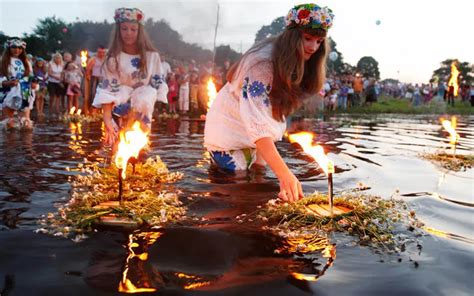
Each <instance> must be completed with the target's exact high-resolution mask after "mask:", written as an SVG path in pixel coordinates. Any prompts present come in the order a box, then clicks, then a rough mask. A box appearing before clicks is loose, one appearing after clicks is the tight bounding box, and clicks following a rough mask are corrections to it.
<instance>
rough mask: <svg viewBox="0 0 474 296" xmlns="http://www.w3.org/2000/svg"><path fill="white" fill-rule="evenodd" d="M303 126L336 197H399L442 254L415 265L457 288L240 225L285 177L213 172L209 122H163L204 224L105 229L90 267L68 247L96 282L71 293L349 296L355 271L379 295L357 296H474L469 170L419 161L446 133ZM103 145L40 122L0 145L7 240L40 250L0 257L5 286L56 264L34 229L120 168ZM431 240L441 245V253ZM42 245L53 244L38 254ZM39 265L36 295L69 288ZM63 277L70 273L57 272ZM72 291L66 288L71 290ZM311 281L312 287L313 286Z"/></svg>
mask: <svg viewBox="0 0 474 296" xmlns="http://www.w3.org/2000/svg"><path fill="white" fill-rule="evenodd" d="M473 126H474V117H460V118H459V121H458V132H459V134H460V136H461V139H460V141H459V144H458V145H457V147H456V151H457V152H456V153H459V154H469V153H473V150H474V129H473V128H472V127H473ZM293 128H295V129H300V130H302V129H303V130H309V131H312V132H314V133H316V139H315V141H316V142H318V143H319V144H321V145H323V146H324V148H325V151H327V153H328V157H329V158H331V159H332V160H334V163H335V167H336V172H335V174H334V189H335V191H336V192H338V191H340V190H343V189H351V188H354V187H356V184H357V183H358V182H363V183H364V184H366V185H367V186H369V187H371V188H372V189H371V191H370V193H373V194H377V195H381V196H383V197H386V198H389V197H390V196H392V195H393V194H394V192H399V194H398V195H399V196H400V197H401V198H404V199H406V200H407V201H408V202H409V204H410V205H411V206H413V207H414V208H415V210H416V212H417V216H418V217H419V218H420V220H422V221H423V222H424V223H425V224H426V228H425V230H426V232H427V233H430V234H432V235H433V236H431V235H430V236H428V237H427V238H425V243H426V244H430V243H431V244H433V246H432V247H430V246H428V247H424V248H423V252H422V253H421V254H420V255H416V256H418V257H417V262H421V264H425V265H427V266H429V267H431V268H433V269H436V270H438V271H439V272H438V273H437V274H445V275H446V274H449V275H453V276H454V275H456V278H455V279H453V277H449V276H448V277H441V276H439V275H434V274H432V273H429V272H428V271H427V270H428V269H431V268H427V269H417V273H415V274H413V273H412V271H411V270H410V269H404V267H401V266H400V267H396V266H393V265H390V264H389V263H386V264H387V265H386V266H383V265H374V264H372V263H368V262H379V259H378V258H375V257H376V255H373V254H372V255H367V253H366V252H367V251H366V249H364V248H360V247H358V246H354V245H353V244H352V243H353V241H347V238H343V237H341V236H337V237H335V238H334V237H333V238H331V239H328V238H327V237H315V236H308V237H299V238H288V239H283V238H280V237H278V236H275V235H272V234H270V233H265V232H264V231H262V230H260V229H259V228H255V227H253V228H252V226H249V225H242V224H239V223H238V222H237V221H236V219H235V217H236V216H238V215H241V214H244V213H250V212H252V211H254V210H255V209H256V208H257V207H258V206H261V205H263V204H264V203H265V202H266V201H268V200H269V199H272V198H275V197H276V195H277V192H278V183H277V179H276V177H275V176H274V174H273V173H272V172H271V171H269V170H267V171H264V172H253V173H252V174H249V175H245V176H234V177H232V176H229V175H226V174H222V172H219V171H216V170H213V169H212V168H210V167H209V163H210V160H209V154H208V153H207V152H206V151H205V150H204V149H203V146H202V142H203V129H204V122H203V121H200V120H188V119H183V120H176V119H165V120H162V121H159V122H155V123H154V125H153V131H152V134H151V135H150V141H151V149H152V152H151V154H158V155H160V157H161V158H162V160H163V161H164V162H165V163H166V164H167V165H168V167H169V169H170V170H172V171H181V172H183V173H184V175H185V177H184V178H183V179H182V180H181V181H180V182H179V183H177V184H176V186H177V188H179V189H180V190H181V191H182V193H181V198H182V200H183V201H184V202H185V203H186V204H187V205H188V206H189V214H190V215H193V216H194V217H196V221H195V222H196V223H195V224H192V225H186V227H184V226H177V227H173V228H165V229H160V230H153V231H152V230H143V231H142V232H135V233H132V234H128V233H126V234H121V233H118V234H116V236H114V238H113V239H111V238H110V237H108V236H107V233H109V232H105V231H104V232H100V233H98V234H96V235H92V236H91V238H90V239H88V240H87V241H86V242H84V243H82V244H86V245H87V246H88V248H89V249H90V250H91V252H92V254H94V253H95V252H98V251H97V250H102V249H103V250H104V252H106V253H112V254H108V255H104V254H102V253H101V255H100V256H99V255H98V256H96V255H90V258H89V265H88V266H84V259H83V260H82V261H79V260H78V259H76V258H75V257H74V256H71V254H73V253H75V252H79V251H80V250H82V249H81V248H82V247H81V244H78V245H74V244H73V245H70V246H68V247H67V248H65V247H62V248H60V250H58V251H57V254H58V256H61V255H62V256H63V257H64V259H63V261H62V262H63V264H66V265H67V264H69V265H74V266H76V267H75V268H76V269H78V270H80V272H79V273H77V272H76V271H74V270H73V271H72V272H73V273H74V272H75V273H74V274H85V275H86V276H85V281H84V282H81V283H80V284H78V283H74V284H75V285H79V286H78V287H82V289H84V290H83V291H86V293H87V291H90V290H89V289H94V290H95V291H96V292H98V293H99V294H100V292H99V291H105V292H116V291H119V292H123V293H139V292H156V293H165V294H166V293H167V292H166V291H171V290H173V289H180V290H199V291H201V292H202V293H204V291H208V292H209V293H210V291H220V290H225V291H234V292H235V291H237V292H235V293H236V294H235V295H243V294H246V293H247V292H248V291H249V290H245V288H242V287H252V288H248V289H250V291H260V292H261V293H262V294H272V295H299V293H300V292H301V293H302V292H303V291H306V290H308V289H309V290H312V291H314V290H316V291H318V294H332V293H334V294H347V292H348V291H352V290H353V289H355V287H356V286H357V287H360V286H359V285H360V283H361V281H360V280H355V279H356V278H357V277H354V276H348V274H349V273H350V272H351V270H364V273H363V275H362V274H360V275H359V276H364V277H363V279H365V281H367V282H368V284H367V285H365V286H364V285H363V286H362V288H359V290H358V291H359V292H360V293H361V294H368V295H377V294H380V293H378V292H380V291H384V289H385V291H386V290H388V289H391V290H393V291H397V288H396V287H397V286H396V284H397V281H396V280H395V281H393V285H392V286H391V284H388V285H387V284H385V285H382V284H381V286H379V288H380V289H381V290H374V289H373V288H369V287H374V285H377V284H376V283H375V281H372V280H368V279H373V278H375V279H376V278H385V277H387V278H392V277H393V278H397V279H400V280H402V278H403V281H404V285H408V286H407V290H406V291H413V289H415V288H414V287H415V286H417V285H419V284H420V283H423V282H424V281H425V279H426V281H428V279H429V282H430V283H432V282H433V281H435V282H436V283H438V285H442V286H443V287H447V286H450V285H451V284H450V283H452V282H454V283H457V284H456V286H455V287H456V288H455V290H456V291H460V292H466V293H468V292H467V290H463V288H460V287H468V286H469V285H472V284H471V280H470V279H469V276H468V275H469V272H468V271H467V270H468V268H467V267H463V266H464V265H463V264H465V265H466V266H472V265H470V264H468V263H470V262H472V261H473V260H472V258H471V257H470V256H469V253H466V252H464V251H463V250H464V249H472V245H473V244H474V233H473V230H472V229H473V227H472V226H473V225H472V222H473V221H472V216H473V214H474V213H473V212H474V208H473V204H474V196H473V194H472V193H473V182H472V181H473V179H474V178H473V175H472V170H468V171H461V172H449V171H446V170H444V169H442V168H440V167H437V166H436V165H434V164H432V163H430V162H428V161H426V160H424V159H422V158H420V157H419V155H418V154H419V153H421V152H435V151H437V150H445V149H450V146H449V139H448V136H447V133H446V132H445V131H444V129H443V128H442V127H441V125H440V124H439V120H438V118H437V117H425V116H422V117H416V116H411V117H409V118H407V117H378V118H377V117H373V118H370V119H367V118H357V119H354V118H344V117H337V118H325V121H324V122H322V121H315V120H313V121H297V122H295V123H294V126H293ZM102 137H103V126H101V124H100V123H84V124H80V123H77V124H74V123H71V124H65V123H62V122H55V121H50V120H48V119H45V120H44V121H43V122H39V123H37V125H36V128H35V129H34V130H33V131H30V132H1V133H0V164H1V169H0V242H1V241H2V238H3V237H7V236H8V237H9V238H10V241H11V240H12V239H13V240H15V238H16V239H17V240H18V239H19V238H20V237H21V238H22V237H26V238H25V241H28V242H29V243H25V244H24V246H25V247H24V248H23V249H22V247H21V246H22V244H21V241H20V240H19V241H18V246H19V247H18V249H17V250H13V251H11V252H14V253H13V256H12V255H10V256H6V255H5V256H3V255H2V251H3V250H2V249H1V248H3V247H0V262H2V264H0V265H1V266H0V276H1V277H4V276H5V275H6V274H10V273H20V274H21V273H24V272H26V271H23V269H24V267H23V265H21V264H20V263H17V262H25V261H26V262H28V261H30V260H33V259H34V258H36V257H35V255H34V254H41V253H48V252H49V251H48V250H50V249H51V248H53V247H52V246H56V245H58V244H59V245H60V244H62V243H60V242H58V239H56V238H50V237H45V236H41V237H39V236H38V235H35V234H34V233H33V231H32V230H34V229H35V228H36V227H37V225H36V220H37V219H38V218H40V217H41V215H47V213H48V212H53V211H55V204H58V203H64V202H66V200H67V198H68V196H69V190H70V183H69V182H70V181H69V177H70V176H73V175H75V174H77V173H79V172H80V170H78V169H77V167H78V164H80V163H82V162H83V161H84V158H87V159H89V160H92V161H100V162H107V161H110V155H109V152H108V151H107V150H104V149H103V147H102V144H101V141H100V140H101V138H102ZM278 148H279V150H280V151H281V152H282V155H283V157H284V158H285V161H286V162H287V163H288V165H289V167H290V168H291V170H292V171H294V172H295V174H296V176H297V177H298V178H299V179H300V180H301V182H302V184H303V188H304V191H305V192H312V191H314V190H319V191H323V192H324V191H326V190H327V181H326V178H325V175H324V172H323V171H322V170H321V169H320V168H319V167H318V165H317V164H316V163H315V162H313V161H312V159H311V158H310V157H309V156H307V155H306V154H304V153H303V152H302V151H301V150H300V149H299V148H296V146H292V145H291V144H290V143H288V142H285V141H284V142H281V143H278ZM68 168H69V169H68ZM1 230H4V231H1ZM431 237H438V238H440V240H437V241H436V242H432V241H431V240H430V239H429V238H431ZM99 238H100V239H99ZM39 240H40V241H42V242H43V243H36V242H38V241H39ZM44 242H47V243H44ZM1 245H5V244H4V243H0V246H1ZM120 245H122V246H124V249H121V248H120ZM439 245H440V246H439ZM46 246H47V247H46ZM105 246H107V247H105ZM336 249H337V254H338V256H337V260H336ZM15 252H16V253H15ZM124 252H125V253H124ZM446 252H449V253H446ZM369 253H370V252H369ZM347 254H352V255H351V256H350V257H348V255H347ZM442 254H446V255H445V256H448V255H449V263H447V261H443V262H442V263H440V262H437V261H436V262H434V261H433V260H431V259H430V258H433V257H439V256H443V255H442ZM364 256H365V257H364ZM371 256H372V257H371ZM410 256H411V257H410V258H414V256H415V255H410ZM359 257H360V258H359ZM14 258H16V259H18V258H25V259H24V260H23V261H21V260H20V261H15V260H14ZM47 258H49V257H47ZM362 258H365V259H362ZM35 260H36V259H35ZM38 260H40V262H43V263H42V264H38V265H35V266H34V267H33V268H36V269H35V270H37V272H38V273H42V274H43V277H42V278H41V280H40V279H38V280H36V279H34V278H32V279H31V280H29V285H30V286H32V287H35V289H37V291H38V293H41V292H42V293H43V294H48V287H52V286H55V285H58V284H57V283H59V282H60V281H58V280H56V277H63V276H64V275H63V273H62V272H63V271H61V270H62V269H61V268H60V267H56V269H52V270H49V272H48V273H43V272H42V271H41V269H40V268H45V267H44V266H47V265H48V264H49V263H48V261H47V260H49V259H38ZM41 260H46V261H41ZM371 260H372V261H371ZM86 261H87V259H86ZM472 263H474V262H472ZM417 264H418V263H417ZM40 266H42V267H40ZM387 266H388V268H387ZM421 266H423V265H421ZM453 266H457V267H453ZM456 268H459V269H460V270H459V271H458V270H457V269H456ZM58 270H59V275H57V274H55V273H57V272H58ZM105 271H107V272H105ZM68 272H69V269H68ZM73 273H71V272H69V274H73ZM448 278H449V280H448ZM71 281H72V280H69V281H66V283H65V285H66V284H69V285H72V282H71ZM302 282H306V283H307V285H306V286H305V287H303V286H302V285H301V283H302ZM265 283H268V284H265ZM329 283H331V285H330V286H331V288H330V289H327V290H324V288H322V287H326V286H325V285H329ZM369 283H370V286H369ZM411 285H412V286H411ZM452 285H454V284H452ZM30 286H28V287H30ZM28 287H26V286H24V285H22V284H18V285H17V286H16V288H15V289H17V290H14V291H15V292H16V293H18V295H27V294H31V293H29V292H28ZM56 287H58V286H56ZM272 287H275V288H272ZM277 287H278V288H277ZM364 287H365V289H366V290H364ZM452 288H453V286H452ZM170 289H171V290H170ZM239 289H240V290H239ZM272 289H273V290H272ZM320 289H323V291H321V290H320ZM360 289H362V290H360ZM453 289H454V288H453ZM39 291H41V292H39ZM338 291H339V292H338ZM331 292H332V293H331ZM421 294H423V293H421Z"/></svg>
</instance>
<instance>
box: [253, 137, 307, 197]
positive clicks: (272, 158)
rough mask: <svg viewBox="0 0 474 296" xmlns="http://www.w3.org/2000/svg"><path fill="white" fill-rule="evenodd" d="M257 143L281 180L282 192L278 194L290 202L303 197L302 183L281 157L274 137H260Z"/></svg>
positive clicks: (261, 153) (262, 154) (259, 151)
mask: <svg viewBox="0 0 474 296" xmlns="http://www.w3.org/2000/svg"><path fill="white" fill-rule="evenodd" d="M255 144H256V145H257V152H258V153H259V155H261V156H262V157H263V159H264V160H265V162H266V163H267V164H268V165H269V166H270V168H271V169H272V171H273V172H274V173H275V175H276V176H277V178H278V180H279V181H280V193H279V194H278V196H279V197H280V198H281V199H283V200H286V201H289V202H294V201H297V200H298V199H300V198H303V197H304V195H303V188H302V186H301V183H300V182H299V181H298V179H297V178H296V177H295V175H294V174H293V173H292V172H291V171H290V169H289V168H288V166H287V165H286V163H285V162H284V161H283V159H282V158H281V156H280V153H278V150H277V149H276V146H275V143H273V141H272V139H271V138H268V137H266V138H261V139H258V140H257V141H256V142H255Z"/></svg>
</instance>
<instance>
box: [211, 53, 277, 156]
mask: <svg viewBox="0 0 474 296" xmlns="http://www.w3.org/2000/svg"><path fill="white" fill-rule="evenodd" d="M271 52H272V45H268V46H265V47H264V48H262V49H260V50H259V51H257V52H254V53H250V54H249V55H248V56H247V57H245V58H244V59H243V60H242V61H241V63H240V65H239V67H238V69H237V71H236V72H235V74H234V78H233V80H232V81H230V82H228V83H226V84H225V85H224V87H223V88H222V89H221V90H220V91H219V93H218V94H217V96H216V99H215V100H214V102H213V104H212V107H211V108H210V110H209V112H208V113H207V116H206V125H205V129H204V146H205V147H206V148H207V149H208V150H210V151H230V150H239V149H243V148H256V145H255V142H256V141H257V140H259V139H261V138H265V137H270V138H271V139H272V140H273V141H279V140H281V138H282V136H283V134H284V132H285V130H286V122H285V121H284V122H280V121H277V120H275V119H273V117H272V107H271V105H270V98H269V93H270V90H271V85H272V80H273V66H272V62H271Z"/></svg>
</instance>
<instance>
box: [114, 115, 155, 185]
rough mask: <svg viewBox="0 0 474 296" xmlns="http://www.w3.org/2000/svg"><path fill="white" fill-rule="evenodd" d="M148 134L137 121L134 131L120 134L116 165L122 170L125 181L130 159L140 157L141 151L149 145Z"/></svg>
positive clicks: (133, 127)
mask: <svg viewBox="0 0 474 296" xmlns="http://www.w3.org/2000/svg"><path fill="white" fill-rule="evenodd" d="M147 136H148V133H145V132H144V131H142V129H141V128H140V122H138V121H135V123H134V124H133V126H132V129H131V130H129V131H126V132H124V131H121V132H120V142H119V144H118V151H117V155H116V156H115V165H116V166H117V168H118V169H122V178H123V179H125V177H126V175H127V174H126V171H127V163H128V160H129V159H130V157H138V153H139V152H140V150H141V149H142V148H143V147H145V145H146V144H147V143H148V137H147Z"/></svg>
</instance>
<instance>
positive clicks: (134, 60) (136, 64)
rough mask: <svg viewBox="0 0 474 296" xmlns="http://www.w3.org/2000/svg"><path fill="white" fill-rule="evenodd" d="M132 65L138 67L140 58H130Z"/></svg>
mask: <svg viewBox="0 0 474 296" xmlns="http://www.w3.org/2000/svg"><path fill="white" fill-rule="evenodd" d="M131 63H132V66H134V67H135V68H137V69H138V67H140V58H133V59H132V60H131Z"/></svg>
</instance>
